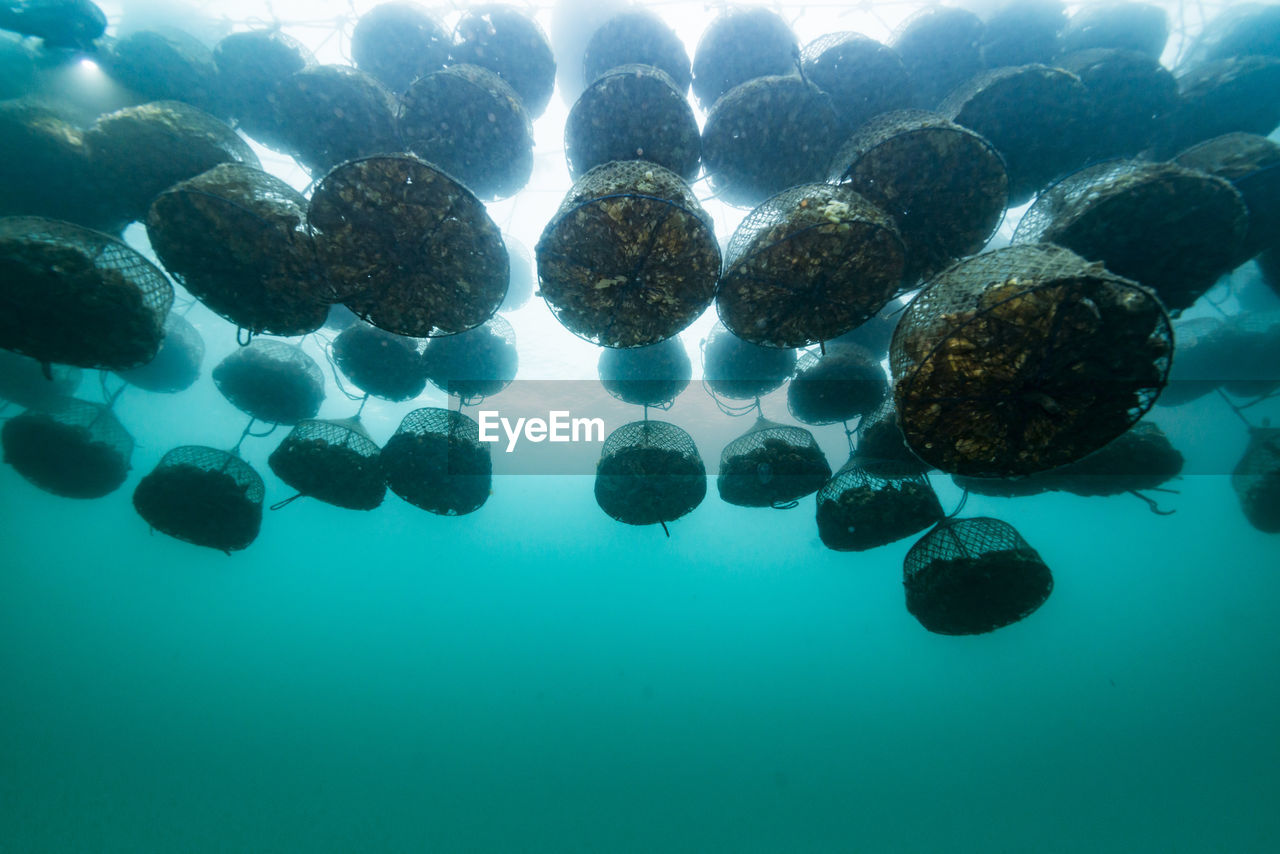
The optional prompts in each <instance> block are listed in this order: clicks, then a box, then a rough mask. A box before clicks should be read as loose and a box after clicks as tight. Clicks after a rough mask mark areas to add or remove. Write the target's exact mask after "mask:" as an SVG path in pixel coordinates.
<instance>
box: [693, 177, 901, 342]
mask: <svg viewBox="0 0 1280 854" xmlns="http://www.w3.org/2000/svg"><path fill="white" fill-rule="evenodd" d="M905 265H906V257H905V249H904V247H903V244H902V239H901V238H900V237H899V236H898V232H897V229H896V228H895V227H894V224H893V221H892V220H891V219H890V218H889V217H888V216H886V215H885V214H884V213H883V212H882V211H880V210H879V209H878V208H876V207H875V205H873V204H871V203H870V202H869V201H867V200H866V199H864V198H862V197H861V196H859V195H858V194H857V193H855V192H853V191H852V190H850V189H849V188H847V187H837V186H832V185H830V184H803V185H801V186H798V187H792V188H791V189H789V190H785V191H784V192H782V193H779V194H778V195H776V196H774V197H773V198H771V199H769V200H768V201H767V202H765V203H764V204H762V205H760V207H758V208H756V209H755V210H753V211H752V212H751V213H750V214H748V215H747V216H746V218H745V219H743V221H742V223H741V224H740V225H739V226H738V228H737V230H735V231H734V233H733V238H732V239H731V240H730V241H729V249H728V252H727V253H726V256H725V272H724V274H723V275H722V276H721V277H720V284H719V285H718V286H717V288H716V311H717V313H718V314H719V315H720V320H721V322H723V323H724V325H725V326H726V327H728V329H729V331H730V332H732V333H733V334H735V335H737V336H738V337H739V338H742V339H743V340H745V341H750V342H751V343H753V344H759V345H761V346H765V347H804V346H807V345H809V344H814V343H817V342H819V341H830V340H831V339H833V338H837V337H839V336H840V335H843V334H844V333H846V332H848V331H849V330H851V329H853V328H854V327H856V326H858V325H859V324H860V323H863V322H864V321H866V320H868V319H869V318H871V317H872V316H874V315H875V314H876V312H878V311H880V309H882V308H883V307H884V306H885V304H886V303H888V302H889V300H890V299H892V298H893V296H894V295H895V294H896V293H897V292H898V288H899V287H900V286H901V284H902V276H903V272H904V269H905Z"/></svg>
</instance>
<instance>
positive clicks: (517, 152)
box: [400, 65, 533, 199]
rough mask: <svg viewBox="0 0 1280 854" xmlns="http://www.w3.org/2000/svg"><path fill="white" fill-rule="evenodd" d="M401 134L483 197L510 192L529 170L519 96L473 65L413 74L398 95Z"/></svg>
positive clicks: (529, 136)
mask: <svg viewBox="0 0 1280 854" xmlns="http://www.w3.org/2000/svg"><path fill="white" fill-rule="evenodd" d="M400 134H401V136H402V137H403V139H404V144H405V146H406V147H408V148H409V149H410V150H411V151H412V152H413V153H414V154H417V155H418V156H419V157H421V158H422V159H424V160H427V161H430V162H431V163H433V164H435V165H436V166H438V167H439V168H440V169H442V170H444V171H445V172H447V173H449V174H450V175H452V176H453V177H455V178H457V179H458V180H459V181H461V182H462V183H463V184H465V185H466V186H467V188H468V189H470V190H471V191H472V192H473V193H475V194H476V195H477V196H479V197H480V198H482V199H505V198H507V197H509V196H513V195H515V194H516V193H517V192H519V191H520V190H521V189H522V188H523V187H524V185H525V184H527V183H529V176H530V175H531V174H533V124H532V123H531V122H530V121H529V114H528V113H527V112H525V109H524V105H523V104H522V103H521V101H520V96H519V95H517V94H516V92H515V90H514V89H512V88H511V87H510V86H509V85H507V83H506V82H505V81H504V80H503V79H502V78H501V77H499V76H498V75H497V74H496V73H494V72H492V71H490V70H489V69H487V68H482V67H480V66H478V65H451V66H449V67H448V68H445V69H442V70H440V71H435V72H432V73H431V74H428V75H426V76H425V77H419V78H418V79H417V80H415V81H414V82H413V84H412V85H411V86H409V88H408V89H407V90H406V91H405V93H404V95H403V96H402V98H401V104H400Z"/></svg>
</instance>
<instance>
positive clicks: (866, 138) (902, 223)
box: [830, 110, 1009, 283]
mask: <svg viewBox="0 0 1280 854" xmlns="http://www.w3.org/2000/svg"><path fill="white" fill-rule="evenodd" d="M830 177H831V179H832V180H834V181H838V182H840V183H843V184H848V185H849V187H850V188H851V189H852V190H854V191H856V192H857V193H858V194H859V195H861V196H862V197H863V198H865V199H867V200H869V201H870V202H871V203H872V204H874V205H876V206H877V207H878V208H880V209H881V210H883V211H884V212H885V213H887V214H889V216H891V217H893V218H894V221H895V222H896V224H897V227H898V233H899V234H900V235H901V237H902V241H903V243H904V244H905V245H906V248H907V275H906V281H907V282H908V283H912V282H915V281H917V280H918V279H920V278H922V277H928V276H931V275H933V274H934V273H936V272H938V271H939V270H941V269H942V268H943V267H945V266H947V265H948V264H950V263H951V262H952V261H953V260H955V259H956V258H961V257H964V256H965V255H969V254H971V253H973V252H976V251H978V250H979V249H981V248H982V246H983V245H984V244H985V243H986V242H987V240H988V239H989V238H990V237H991V235H993V234H994V233H995V231H996V229H997V228H999V227H1000V222H1001V220H1002V219H1003V218H1004V210H1005V205H1006V203H1007V202H1008V199H1009V179H1008V175H1007V174H1006V173H1005V167H1004V161H1003V159H1002V158H1001V157H1000V154H999V153H998V152H997V151H996V150H995V148H993V147H992V145H991V143H989V142H987V141H986V140H985V139H983V138H982V137H981V136H979V135H978V134H976V133H974V132H973V131H971V130H969V129H967V128H963V127H961V126H960V125H958V124H955V123H954V122H950V121H947V120H946V119H944V118H943V117H942V116H939V115H935V114H933V113H925V112H921V111H918V110H902V111H898V112H893V113H885V114H884V115H881V116H877V117H876V118H874V119H872V120H871V121H870V122H868V123H867V124H866V125H864V126H863V127H862V128H861V129H859V130H858V131H857V132H856V133H854V135H853V136H852V137H850V138H849V140H848V141H846V142H845V144H844V146H843V147H842V148H841V150H840V152H839V153H838V154H837V155H836V157H835V158H834V160H833V161H832V165H831V169H830Z"/></svg>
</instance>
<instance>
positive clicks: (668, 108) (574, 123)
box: [564, 65, 702, 181]
mask: <svg viewBox="0 0 1280 854" xmlns="http://www.w3.org/2000/svg"><path fill="white" fill-rule="evenodd" d="M701 151H702V139H701V137H699V135H698V121H697V119H695V118H694V115H693V108H692V107H690V106H689V102H688V101H687V100H686V99H685V96H684V94H683V93H681V92H679V91H677V89H676V84H675V81H673V80H672V79H671V78H670V77H669V76H667V73H666V72H664V71H662V70H661V69H658V68H655V67H653V66H652V65H620V66H616V67H614V68H611V69H609V70H607V71H605V72H604V73H602V74H601V75H600V76H599V77H596V78H595V79H594V81H593V82H592V83H591V85H589V86H588V87H587V88H586V91H584V92H583V93H582V95H580V96H579V97H578V100H577V101H576V102H574V105H573V108H572V109H570V110H569V118H568V119H567V120H566V121H565V126H564V153H565V158H566V159H567V160H568V161H569V174H570V175H571V176H572V177H574V178H580V177H582V176H583V175H584V174H586V173H587V172H588V171H589V170H591V169H593V168H595V167H596V166H600V165H601V164H604V163H608V162H609V161H610V160H636V159H640V160H648V161H650V162H652V163H657V164H658V165H659V166H662V167H665V168H667V169H670V170H671V171H672V172H675V173H676V174H677V175H679V176H680V177H681V178H683V179H684V180H686V181H692V180H693V179H694V178H695V177H697V175H698V159H699V157H700V155H701Z"/></svg>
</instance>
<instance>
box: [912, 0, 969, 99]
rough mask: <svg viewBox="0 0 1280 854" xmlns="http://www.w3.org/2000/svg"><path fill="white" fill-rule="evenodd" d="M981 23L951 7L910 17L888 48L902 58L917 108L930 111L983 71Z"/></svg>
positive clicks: (967, 13)
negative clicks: (948, 94) (958, 87)
mask: <svg viewBox="0 0 1280 854" xmlns="http://www.w3.org/2000/svg"><path fill="white" fill-rule="evenodd" d="M984 29H985V26H984V25H983V23H982V19H981V18H979V17H978V16H977V15H975V14H973V13H972V12H969V11H967V10H965V9H959V8H956V7H954V6H950V7H949V6H930V7H927V8H924V9H921V10H920V11H918V12H916V13H915V14H913V15H911V16H910V17H909V18H907V19H906V20H905V21H903V23H902V26H900V27H899V28H898V30H897V32H896V33H895V34H894V36H893V38H892V39H891V40H890V42H889V46H890V47H892V48H893V49H894V51H895V52H896V53H897V54H898V56H900V57H902V65H903V67H905V68H906V69H907V75H908V76H909V77H910V78H911V87H912V90H913V91H914V93H915V103H914V105H915V106H917V107H922V108H924V109H928V110H931V109H933V108H935V107H936V106H937V105H938V102H939V101H941V100H942V99H943V98H944V97H946V95H947V93H948V92H950V91H951V90H952V89H954V88H955V87H957V86H959V85H960V84H961V83H963V82H964V81H966V80H968V79H969V78H971V77H973V76H974V75H975V74H977V73H978V72H980V71H981V70H982V36H983V31H984Z"/></svg>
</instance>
